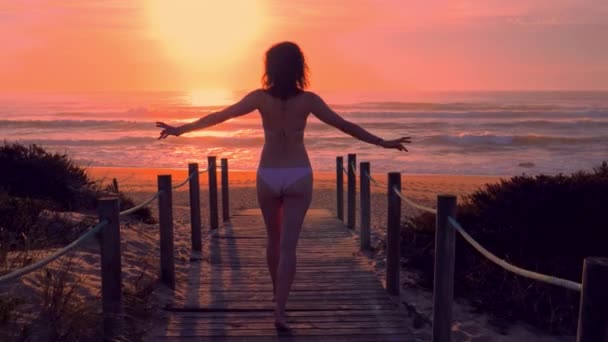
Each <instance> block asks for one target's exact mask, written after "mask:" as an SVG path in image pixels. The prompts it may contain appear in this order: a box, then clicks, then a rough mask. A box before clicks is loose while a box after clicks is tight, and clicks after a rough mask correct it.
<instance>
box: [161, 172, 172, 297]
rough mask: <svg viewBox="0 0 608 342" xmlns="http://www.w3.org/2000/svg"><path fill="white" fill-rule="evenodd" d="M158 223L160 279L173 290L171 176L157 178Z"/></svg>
mask: <svg viewBox="0 0 608 342" xmlns="http://www.w3.org/2000/svg"><path fill="white" fill-rule="evenodd" d="M158 190H160V191H162V193H161V194H160V196H158V221H159V225H160V279H161V281H162V282H163V283H164V284H165V285H167V286H169V288H171V289H175V262H174V257H173V204H172V201H173V199H172V195H171V175H161V176H158Z"/></svg>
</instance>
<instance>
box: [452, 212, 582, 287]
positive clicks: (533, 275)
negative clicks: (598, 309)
mask: <svg viewBox="0 0 608 342" xmlns="http://www.w3.org/2000/svg"><path fill="white" fill-rule="evenodd" d="M448 222H449V223H450V225H451V226H452V227H453V228H454V229H456V231H457V232H459V233H460V235H462V237H463V238H464V239H465V240H466V241H467V242H468V243H469V244H470V245H471V246H472V247H473V248H475V249H476V250H477V251H478V252H479V253H481V255H483V256H484V257H486V258H487V259H488V260H490V261H491V262H493V263H495V264H496V265H498V266H500V267H502V268H504V269H505V270H507V271H509V272H512V273H515V274H518V275H520V276H522V277H526V278H530V279H534V280H538V281H542V282H545V283H549V284H552V285H557V286H561V287H564V288H567V289H570V290H574V291H579V292H580V291H581V284H579V283H577V282H574V281H571V280H567V279H562V278H557V277H554V276H549V275H545V274H542V273H537V272H533V271H529V270H526V269H523V268H520V267H517V266H515V265H512V264H509V263H508V262H506V261H504V260H502V259H501V258H499V257H497V256H496V255H494V254H492V253H491V252H490V251H488V250H487V249H485V248H483V246H481V245H480V244H479V243H478V242H477V241H475V239H473V237H472V236H471V235H469V234H468V233H467V232H466V231H465V230H464V228H462V226H461V225H460V223H458V221H456V220H455V219H454V218H452V217H448Z"/></svg>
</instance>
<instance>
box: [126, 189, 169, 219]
mask: <svg viewBox="0 0 608 342" xmlns="http://www.w3.org/2000/svg"><path fill="white" fill-rule="evenodd" d="M162 193H163V192H162V190H159V191H157V192H156V193H155V194H154V195H153V196H152V197H150V198H149V199H147V200H145V201H144V202H142V203H140V204H138V205H136V206H134V207H133V208H129V209H127V210H124V211H121V212H120V214H119V215H120V216H124V215H129V214H132V213H133V212H135V211H137V210H138V209H141V208H143V207H145V206H147V205H148V204H150V203H152V201H154V200H155V199H157V198H158V196H160V194H162Z"/></svg>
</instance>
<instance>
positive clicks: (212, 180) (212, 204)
mask: <svg viewBox="0 0 608 342" xmlns="http://www.w3.org/2000/svg"><path fill="white" fill-rule="evenodd" d="M207 173H208V174H209V228H211V229H217V227H218V217H217V216H218V213H217V173H216V158H215V157H213V156H212V157H207Z"/></svg>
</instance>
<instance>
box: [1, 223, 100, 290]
mask: <svg viewBox="0 0 608 342" xmlns="http://www.w3.org/2000/svg"><path fill="white" fill-rule="evenodd" d="M106 224H108V221H102V222H100V223H98V224H97V225H96V226H95V227H93V229H91V230H89V231H88V232H86V233H85V234H83V235H82V236H80V237H79V238H78V239H76V240H74V241H72V243H70V244H69V245H67V246H65V247H63V248H62V249H60V250H58V251H56V252H55V253H53V254H51V255H49V256H48V257H46V258H44V259H42V260H39V261H37V262H35V263H33V264H31V265H28V266H26V267H24V268H21V269H18V270H16V271H13V272H11V273H9V274H5V275H3V276H1V277H0V284H1V283H4V282H8V281H11V280H13V279H17V278H20V277H22V276H24V275H26V274H28V273H30V272H32V271H35V270H37V269H39V268H41V267H43V266H45V265H47V264H49V263H50V262H52V261H55V260H56V259H58V258H59V257H61V256H63V255H64V254H66V253H67V252H69V251H71V250H72V249H74V248H76V247H78V246H79V245H81V244H82V243H83V242H84V241H86V240H87V239H89V238H90V237H92V236H93V235H95V234H96V233H97V232H98V231H100V230H101V228H103V227H104V226H105V225H106Z"/></svg>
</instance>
